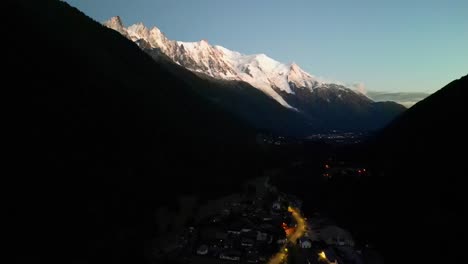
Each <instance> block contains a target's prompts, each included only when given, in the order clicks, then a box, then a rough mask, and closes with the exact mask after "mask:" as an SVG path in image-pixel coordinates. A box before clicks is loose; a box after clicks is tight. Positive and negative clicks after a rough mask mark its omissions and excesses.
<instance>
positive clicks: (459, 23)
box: [66, 0, 468, 92]
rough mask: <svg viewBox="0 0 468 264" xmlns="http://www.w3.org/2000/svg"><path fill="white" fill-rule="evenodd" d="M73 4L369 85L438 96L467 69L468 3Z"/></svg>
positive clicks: (104, 0)
mask: <svg viewBox="0 0 468 264" xmlns="http://www.w3.org/2000/svg"><path fill="white" fill-rule="evenodd" d="M66 2H68V3H70V4H71V5H73V6H75V7H77V8H79V9H80V10H82V11H83V12H84V13H86V14H87V15H89V16H90V17H92V18H94V19H95V20H97V21H100V22H102V21H104V20H107V19H109V18H110V17H112V16H116V15H119V16H120V17H121V18H122V20H123V22H124V24H125V25H126V26H128V25H131V24H134V23H136V22H143V23H144V24H145V25H146V26H148V27H152V26H157V27H158V28H160V29H161V30H162V31H163V32H164V33H165V34H166V35H167V36H168V37H169V38H170V39H176V40H182V41H198V40H200V39H207V40H208V41H209V42H210V43H211V44H216V45H221V46H224V47H226V48H229V49H232V50H236V51H240V52H242V53H246V54H252V53H265V54H267V55H268V56H270V57H272V58H274V59H276V60H279V61H281V62H292V61H294V62H296V63H297V64H299V65H300V66H301V67H302V68H303V69H304V70H306V71H308V72H310V73H311V74H314V75H316V76H320V77H324V78H326V79H329V80H338V81H342V82H343V83H348V84H350V83H358V82H362V83H364V84H365V86H366V88H367V89H368V90H376V91H425V92H434V91H436V90H437V89H439V88H441V87H442V86H443V85H445V84H446V83H448V82H450V81H451V80H453V79H456V78H459V77H461V76H463V75H466V74H468V0H438V1H435V0H414V1H413V0H388V1H387V0H386V1H383V0H320V1H319V0H280V1H279V0H238V1H235V0H224V1H223V0H132V1H130V0H66Z"/></svg>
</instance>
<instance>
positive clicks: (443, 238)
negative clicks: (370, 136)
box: [368, 76, 468, 263]
mask: <svg viewBox="0 0 468 264" xmlns="http://www.w3.org/2000/svg"><path fill="white" fill-rule="evenodd" d="M467 87H468V76H464V77H462V78H460V79H458V80H455V81H453V82H451V83H449V84H448V85H446V86H445V87H444V88H442V89H441V90H439V91H438V92H436V93H434V94H433V95H431V96H429V97H428V98H426V99H425V100H423V101H421V102H419V103H417V104H416V105H415V106H413V107H412V108H410V109H409V110H408V111H406V112H405V113H404V114H403V115H402V116H401V117H399V118H397V119H396V120H395V121H394V122H393V123H392V124H391V125H390V126H388V127H387V128H386V129H384V130H383V131H382V133H381V134H380V135H379V136H378V138H377V139H376V141H375V142H374V150H373V155H374V156H373V160H374V162H375V164H377V166H378V167H379V171H381V175H380V178H379V179H378V180H379V182H380V185H379V187H378V186H375V189H378V190H380V191H379V192H380V194H379V195H378V197H374V200H373V201H374V202H375V203H378V204H380V206H377V207H375V205H373V203H372V205H371V204H370V203H369V207H368V209H370V208H372V214H373V215H374V216H375V215H378V218H379V219H380V221H378V226H379V228H378V230H379V231H380V232H381V233H377V234H378V235H377V234H376V236H377V237H379V239H380V241H381V242H382V244H387V243H388V242H389V241H401V243H395V244H392V245H394V246H388V247H386V248H387V252H386V255H387V258H390V259H393V258H399V257H401V255H400V254H401V252H411V254H410V258H411V259H414V260H417V261H418V262H419V263H423V262H425V261H426V260H427V261H429V262H430V263H437V262H438V261H440V263H442V262H443V263H449V262H452V261H458V260H461V259H462V255H463V254H464V253H463V250H464V248H463V247H462V246H461V245H462V244H461V241H463V240H464V235H462V234H463V232H464V231H462V230H463V229H464V228H465V226H466V222H464V220H462V218H463V215H466V208H467V203H466V201H467V199H466V184H464V182H465V179H464V178H465V175H466V169H465V166H464V164H465V158H466V155H464V152H465V151H466V145H467V144H466V142H467V138H466V135H467V134H466V128H465V122H464V120H465V119H466V114H467V111H466V110H467V109H466V100H467V98H468V97H467V90H466V89H467ZM376 208H377V210H376ZM410 241H411V242H410ZM408 261H410V259H409V258H408Z"/></svg>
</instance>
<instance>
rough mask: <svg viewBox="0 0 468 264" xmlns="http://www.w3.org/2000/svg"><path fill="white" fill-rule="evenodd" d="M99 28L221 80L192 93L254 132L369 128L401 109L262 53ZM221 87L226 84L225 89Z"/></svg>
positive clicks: (114, 22) (137, 28) (113, 24)
mask: <svg viewBox="0 0 468 264" xmlns="http://www.w3.org/2000/svg"><path fill="white" fill-rule="evenodd" d="M104 25H105V26H106V27H109V28H111V29H114V30H116V31H118V32H119V33H120V34H122V35H123V36H125V37H126V38H128V39H130V40H131V41H133V42H135V43H136V44H137V45H138V46H139V47H140V48H141V49H142V50H144V51H146V52H147V53H148V54H150V55H151V56H152V57H153V58H154V59H156V60H157V61H159V60H161V59H162V58H164V59H165V60H166V61H167V59H169V61H171V62H170V64H173V63H172V62H174V63H176V64H178V65H180V66H182V67H183V68H185V69H188V70H189V71H192V72H196V73H201V76H209V77H211V78H213V79H214V80H220V81H223V82H224V83H223V85H216V86H217V88H218V89H211V88H206V85H201V86H197V89H198V90H200V92H201V93H205V95H207V97H208V98H209V99H210V100H213V101H216V102H218V103H219V104H220V105H222V106H223V107H225V108H229V110H231V111H232V112H233V113H236V114H238V115H240V116H241V117H243V118H245V119H247V120H248V121H249V122H251V123H252V124H254V125H257V126H258V127H259V128H265V129H270V130H277V131H279V132H280V133H283V132H285V131H286V130H291V129H290V128H291V127H295V128H296V129H294V130H295V133H297V132H298V131H311V129H310V128H311V127H313V128H314V129H317V130H318V129H343V130H351V129H352V130H368V129H376V128H380V127H382V126H384V125H386V124H387V123H388V122H389V121H390V120H391V119H392V118H393V117H395V116H396V115H397V114H399V113H401V112H402V111H403V110H404V107H402V106H400V105H397V104H394V103H393V105H392V103H387V102H384V103H376V102H374V101H372V100H371V99H369V98H368V97H366V96H365V95H363V94H361V93H359V92H356V91H354V90H352V89H350V88H347V87H345V86H343V85H340V84H334V83H329V82H324V81H321V80H320V79H319V78H317V77H315V76H313V75H312V74H309V73H307V72H306V71H304V70H303V69H301V68H300V67H299V65H297V64H295V63H289V64H285V63H281V62H278V61H276V60H274V59H272V58H270V57H268V56H267V55H265V54H254V55H245V54H241V53H239V52H236V51H232V50H229V49H226V48H224V47H221V46H216V45H210V44H209V43H208V41H206V40H201V41H199V42H182V41H175V40H170V39H168V38H167V37H166V36H165V35H164V34H163V33H162V32H161V30H159V29H158V28H157V27H153V28H152V29H149V28H147V27H145V26H144V25H143V24H142V23H138V24H135V25H132V26H129V27H124V25H123V24H122V21H121V19H120V18H119V17H113V18H111V19H110V20H109V21H106V22H104ZM184 76H185V75H182V76H181V78H184ZM190 82H193V80H190ZM225 83H231V84H230V85H227V86H228V87H226V85H225ZM242 84H248V85H247V86H244V85H242ZM208 86H209V85H208ZM233 87H237V88H235V89H232V88H233ZM247 87H248V88H247ZM255 88H256V89H255ZM201 90H204V91H201ZM262 97H264V98H262ZM270 101H271V102H270ZM247 109H249V110H247ZM270 115H271V116H273V117H270ZM280 116H281V117H280ZM291 120H293V121H291ZM285 127H286V128H287V129H286V130H284V128H285ZM286 132H287V131H286Z"/></svg>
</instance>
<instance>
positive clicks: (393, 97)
mask: <svg viewBox="0 0 468 264" xmlns="http://www.w3.org/2000/svg"><path fill="white" fill-rule="evenodd" d="M366 95H367V96H368V97H369V98H371V99H372V100H374V101H376V102H386V101H393V102H396V103H399V104H401V105H404V106H406V107H411V106H413V105H414V104H416V103H417V102H419V101H421V100H423V99H424V98H426V97H428V96H429V95H430V94H429V93H422V92H377V91H368V92H366Z"/></svg>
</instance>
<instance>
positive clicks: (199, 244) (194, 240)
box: [186, 195, 300, 263]
mask: <svg viewBox="0 0 468 264" xmlns="http://www.w3.org/2000/svg"><path fill="white" fill-rule="evenodd" d="M299 203H300V201H289V200H287V199H286V197H284V196H282V195H281V196H279V197H277V198H276V199H274V201H267V200H265V199H264V197H262V196H257V197H255V198H253V199H244V200H242V201H238V202H237V201H236V202H230V203H229V204H226V206H225V208H224V209H223V210H222V211H220V212H217V213H216V214H214V215H212V216H210V217H207V218H206V219H203V220H201V221H200V222H199V223H197V225H196V226H192V227H190V233H191V235H190V239H188V240H187V245H186V247H187V248H188V249H189V250H190V252H191V254H192V256H191V261H190V262H191V263H210V262H213V261H214V260H216V262H213V263H219V262H223V261H227V262H230V263H233V262H237V263H266V262H267V261H268V260H269V259H270V258H271V256H272V255H274V254H276V253H277V252H278V250H279V249H280V248H281V246H283V245H284V244H285V243H286V242H287V239H286V232H285V229H284V227H289V226H292V225H293V224H294V223H293V220H292V218H291V214H290V213H289V212H288V210H287V208H288V206H289V205H291V204H294V205H298V204H299Z"/></svg>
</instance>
